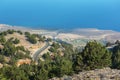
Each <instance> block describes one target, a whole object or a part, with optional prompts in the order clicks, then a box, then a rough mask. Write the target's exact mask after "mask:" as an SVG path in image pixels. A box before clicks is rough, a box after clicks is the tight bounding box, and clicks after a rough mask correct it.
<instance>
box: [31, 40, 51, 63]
mask: <svg viewBox="0 0 120 80" xmlns="http://www.w3.org/2000/svg"><path fill="white" fill-rule="evenodd" d="M48 46H50V44H49V42H47V41H46V44H45V46H44V47H42V48H40V49H39V50H37V51H36V52H35V53H34V55H33V61H35V62H36V61H37V60H38V57H39V54H40V53H41V52H42V51H44V50H45V49H46V48H47V47H48Z"/></svg>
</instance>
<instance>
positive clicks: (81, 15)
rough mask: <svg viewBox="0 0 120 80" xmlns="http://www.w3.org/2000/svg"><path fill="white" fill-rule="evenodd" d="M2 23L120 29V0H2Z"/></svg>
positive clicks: (61, 27) (0, 7)
mask: <svg viewBox="0 0 120 80" xmlns="http://www.w3.org/2000/svg"><path fill="white" fill-rule="evenodd" d="M0 24H8V25H13V26H25V27H29V28H36V29H41V28H44V29H65V30H68V29H69V30H70V29H77V28H98V29H104V30H115V31H120V0H0Z"/></svg>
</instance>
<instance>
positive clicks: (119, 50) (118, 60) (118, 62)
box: [112, 44, 120, 69]
mask: <svg viewBox="0 0 120 80" xmlns="http://www.w3.org/2000/svg"><path fill="white" fill-rule="evenodd" d="M112 50H113V54H112V67H113V68H117V69H120V44H119V45H117V46H115V47H114V48H113V49H112Z"/></svg>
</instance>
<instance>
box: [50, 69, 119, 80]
mask: <svg viewBox="0 0 120 80" xmlns="http://www.w3.org/2000/svg"><path fill="white" fill-rule="evenodd" d="M49 80H120V70H117V69H110V68H104V69H96V70H91V71H83V72H79V73H78V74H74V75H73V76H64V77H61V78H52V79H49Z"/></svg>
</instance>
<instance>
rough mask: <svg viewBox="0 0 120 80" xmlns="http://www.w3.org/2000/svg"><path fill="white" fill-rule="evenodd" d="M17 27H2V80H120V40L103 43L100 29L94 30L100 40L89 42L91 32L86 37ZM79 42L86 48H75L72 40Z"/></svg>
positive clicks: (0, 49) (0, 41)
mask: <svg viewBox="0 0 120 80" xmlns="http://www.w3.org/2000/svg"><path fill="white" fill-rule="evenodd" d="M3 26H4V27H3ZM13 28H15V27H10V26H6V25H2V28H1V29H2V30H1V32H0V79H1V80H48V79H50V80H57V79H58V80H59V79H62V80H65V79H75V80H78V79H79V80H82V79H85V80H86V79H88V80H89V79H93V80H96V78H97V79H98V80H100V79H101V78H102V79H107V80H108V79H110V80H115V79H118V80H119V78H120V76H119V69H120V41H119V40H117V41H115V42H114V43H110V42H108V43H107V44H104V45H103V44H101V42H102V40H101V37H99V36H100V35H104V34H103V32H102V33H100V32H99V30H91V31H90V33H92V32H96V31H97V32H98V34H96V35H93V34H92V35H93V36H98V37H99V38H98V39H97V40H96V38H92V39H87V38H89V37H87V33H86V34H85V35H86V36H85V35H79V34H77V33H76V34H75V33H73V32H71V33H63V32H62V33H58V32H57V31H55V32H54V31H53V32H52V31H48V32H47V30H40V31H39V30H37V31H36V30H30V29H26V30H25V29H24V28H20V30H19V29H18V28H17V29H16V28H15V29H13ZM22 29H24V30H23V31H22ZM87 31H88V30H87ZM76 32H77V31H76ZM81 32H82V31H81ZM108 32H109V31H108ZM108 32H107V33H106V34H108ZM110 32H111V31H110ZM113 33H115V34H116V32H113ZM92 35H91V36H92ZM89 36H90V35H89ZM77 39H81V40H82V41H83V42H82V43H80V42H79V41H75V43H74V44H76V42H77V43H79V44H76V45H78V46H83V47H80V48H78V46H75V45H74V44H73V45H72V42H71V41H73V42H74V40H77ZM99 39H100V40H101V41H100V40H99ZM98 41H100V42H98ZM84 43H85V44H84ZM82 44H84V45H82ZM65 75H66V76H65Z"/></svg>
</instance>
